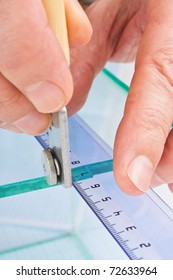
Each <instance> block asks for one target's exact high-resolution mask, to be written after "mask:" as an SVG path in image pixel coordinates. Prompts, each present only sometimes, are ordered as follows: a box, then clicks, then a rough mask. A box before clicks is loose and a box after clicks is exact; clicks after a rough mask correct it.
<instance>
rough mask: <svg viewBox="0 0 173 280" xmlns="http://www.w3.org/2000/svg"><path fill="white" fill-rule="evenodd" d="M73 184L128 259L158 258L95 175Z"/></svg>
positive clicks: (148, 242) (149, 243) (150, 245)
mask: <svg viewBox="0 0 173 280" xmlns="http://www.w3.org/2000/svg"><path fill="white" fill-rule="evenodd" d="M107 175H108V174H105V176H107ZM74 186H75V188H76V189H77V191H78V192H79V193H80V195H81V196H82V197H83V198H84V199H85V201H86V202H87V203H88V205H89V206H90V207H91V208H92V210H93V211H94V212H95V214H96V215H97V216H98V218H99V219H100V220H101V222H102V223H103V224H104V226H105V227H106V228H107V229H108V231H109V232H110V234H111V235H112V236H113V237H114V239H115V240H116V241H117V242H118V243H119V244H120V245H121V247H122V248H123V250H124V251H125V252H126V253H127V255H128V257H129V258H130V259H147V258H150V259H159V256H158V254H157V253H156V252H155V250H154V248H153V247H152V244H151V242H150V241H149V240H146V238H145V236H142V235H141V234H140V231H139V229H138V228H137V227H136V226H135V224H134V223H133V221H132V220H131V218H129V217H128V216H127V214H126V213H124V212H123V211H122V209H121V207H119V205H118V203H116V202H115V200H114V199H112V197H111V196H110V195H109V194H108V193H107V192H106V190H105V188H104V186H102V185H101V184H100V183H99V181H97V178H96V176H95V178H90V179H86V180H84V181H80V182H78V183H75V184H74Z"/></svg>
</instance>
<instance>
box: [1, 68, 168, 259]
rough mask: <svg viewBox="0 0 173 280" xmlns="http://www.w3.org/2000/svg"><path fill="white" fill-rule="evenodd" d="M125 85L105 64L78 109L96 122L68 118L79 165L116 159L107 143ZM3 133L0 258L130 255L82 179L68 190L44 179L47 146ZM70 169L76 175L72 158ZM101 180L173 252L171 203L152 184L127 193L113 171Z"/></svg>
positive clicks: (160, 248) (164, 254)
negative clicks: (86, 196) (90, 200)
mask: <svg viewBox="0 0 173 280" xmlns="http://www.w3.org/2000/svg"><path fill="white" fill-rule="evenodd" d="M127 91H128V87H127V86H126V85H124V84H123V83H122V82H121V81H119V80H118V79H117V78H116V77H114V76H113V75H112V74H111V73H110V72H108V71H107V70H104V71H103V72H102V73H101V74H100V75H99V76H98V77H97V78H96V80H95V82H94V84H93V86H92V88H91V93H90V97H89V99H88V101H87V103H86V104H85V106H84V108H83V109H82V110H81V111H80V113H79V115H80V116H81V117H82V118H83V119H85V121H86V122H87V123H88V124H89V125H90V126H91V127H92V129H91V128H90V127H88V125H87V124H86V123H84V122H83V121H82V120H80V119H78V117H74V118H72V119H70V120H69V128H70V144H71V156H72V161H79V159H80V166H83V165H84V166H89V165H90V164H98V163H101V162H103V161H104V162H105V161H111V160H112V149H111V148H110V147H109V146H111V147H112V146H113V141H114V134H115V132H116V129H117V127H118V124H119V121H120V120H121V117H122V115H123V107H124V103H125V100H126V95H127ZM110 120H113V121H112V122H111V123H110ZM110 124H111V125H110ZM94 131H97V133H98V134H99V135H100V136H101V138H102V139H104V140H105V142H107V143H108V144H109V146H108V145H107V144H106V143H105V142H103V141H102V140H101V138H99V137H98V136H97V135H96V133H95V132H94ZM0 137H1V161H0V169H1V176H0V185H1V186H0V197H1V199H0V259H128V258H129V256H128V255H127V253H126V252H125V251H124V250H123V249H122V248H121V246H120V245H121V244H119V243H118V242H117V241H116V240H115V239H114V238H113V237H112V236H111V234H110V233H109V230H108V228H105V227H104V226H103V223H101V222H100V220H99V219H98V216H96V215H95V214H94V212H92V211H91V209H90V208H89V207H88V205H87V203H86V202H85V201H84V200H83V199H82V198H81V196H80V195H79V194H78V192H77V191H76V190H78V184H77V183H76V184H74V187H73V188H71V189H68V190H66V189H64V188H63V187H62V186H61V185H59V186H56V187H49V186H48V185H47V184H46V182H45V180H44V176H43V171H42V166H41V151H42V147H41V145H40V144H39V143H38V142H37V141H36V139H35V138H34V137H31V136H26V135H17V134H15V133H12V132H8V131H1V132H0ZM100 147H101V148H100ZM80 166H79V167H80ZM94 166H95V165H94ZM96 167H97V168H100V165H99V167H98V166H96ZM72 168H73V175H74V174H75V171H74V166H73V164H72ZM108 171H110V170H108ZM92 172H94V171H93V169H92ZM105 178H106V183H105ZM95 179H98V180H99V182H103V183H104V184H107V186H108V187H107V191H108V195H111V196H112V197H114V202H115V203H116V202H117V201H118V203H119V205H120V206H121V210H123V211H125V212H126V213H128V215H129V216H130V218H132V221H133V222H134V223H135V224H136V225H137V226H138V227H139V228H140V229H141V231H142V233H143V234H144V236H145V237H146V238H149V239H150V240H151V241H152V244H153V246H154V248H155V249H156V251H157V253H158V258H170V259H172V258H173V253H172V252H173V248H172V247H170V246H172V245H171V236H172V234H173V223H172V220H173V219H172V218H173V215H172V209H171V202H170V203H169V206H168V205H167V204H168V203H165V202H164V201H163V199H160V197H159V196H158V194H156V193H155V192H153V191H152V190H151V191H150V192H149V193H148V194H147V195H144V196H140V197H129V196H127V195H125V194H123V193H122V192H121V191H120V190H119V188H118V187H117V185H116V182H115V181H114V179H113V173H112V172H108V173H107V176H106V177H105V176H104V174H99V175H96V176H95ZM87 180H90V178H88V179H86V182H87ZM16 194H18V195H16ZM153 221H154V222H155V226H154V227H153V228H152V229H151V225H153ZM144 225H145V226H144ZM98 237H99V238H98ZM168 248H169V250H168ZM152 257H153V256H151V258H152ZM149 258H150V256H149Z"/></svg>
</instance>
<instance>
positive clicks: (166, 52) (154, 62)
mask: <svg viewBox="0 0 173 280" xmlns="http://www.w3.org/2000/svg"><path fill="white" fill-rule="evenodd" d="M171 44H172V45H173V41H172V42H170V41H169V43H165V44H164V47H162V48H160V49H158V50H157V51H156V52H155V53H154V54H152V56H150V57H149V58H148V57H147V58H145V60H144V61H143V62H144V65H146V64H148V66H150V67H152V68H153V69H154V70H155V73H156V75H157V77H158V84H159V85H160V86H161V87H162V88H163V89H166V92H167V93H168V95H169V97H171V98H172V97H173V75H172V70H173V47H172V46H171Z"/></svg>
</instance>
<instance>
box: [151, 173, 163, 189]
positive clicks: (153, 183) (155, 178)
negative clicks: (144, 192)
mask: <svg viewBox="0 0 173 280" xmlns="http://www.w3.org/2000/svg"><path fill="white" fill-rule="evenodd" d="M164 183H165V182H164V181H163V180H162V179H161V178H160V177H159V176H158V175H157V174H156V173H154V174H153V177H152V178H151V183H150V186H151V187H157V186H160V185H163V184H164Z"/></svg>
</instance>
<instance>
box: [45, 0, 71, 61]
mask: <svg viewBox="0 0 173 280" xmlns="http://www.w3.org/2000/svg"><path fill="white" fill-rule="evenodd" d="M42 2H43V5H44V8H45V11H46V13H47V17H48V22H49V26H50V28H51V29H52V31H53V32H54V33H55V35H56V36H57V39H58V41H59V43H60V45H61V47H62V49H63V51H64V54H65V57H66V59H67V62H68V64H70V53H69V42H68V31H67V21H66V12H65V3H64V0H42Z"/></svg>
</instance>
